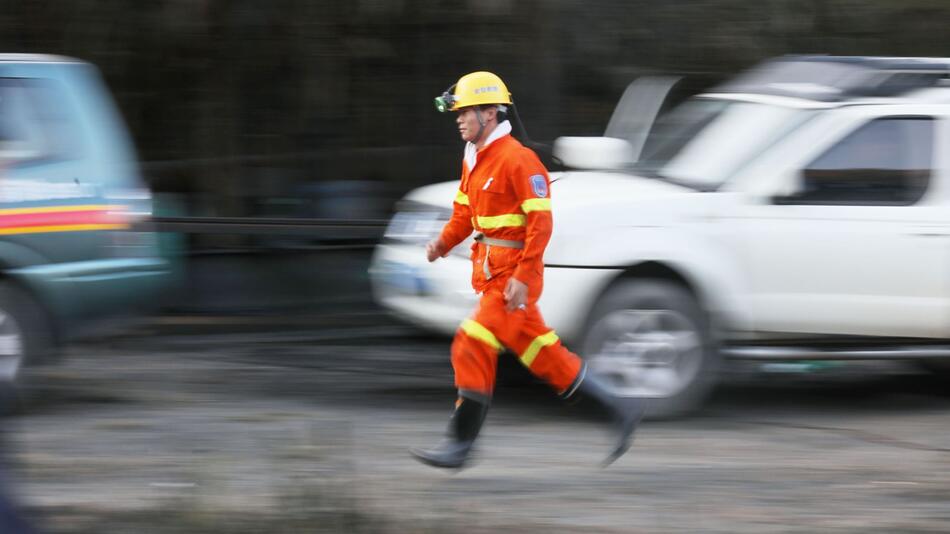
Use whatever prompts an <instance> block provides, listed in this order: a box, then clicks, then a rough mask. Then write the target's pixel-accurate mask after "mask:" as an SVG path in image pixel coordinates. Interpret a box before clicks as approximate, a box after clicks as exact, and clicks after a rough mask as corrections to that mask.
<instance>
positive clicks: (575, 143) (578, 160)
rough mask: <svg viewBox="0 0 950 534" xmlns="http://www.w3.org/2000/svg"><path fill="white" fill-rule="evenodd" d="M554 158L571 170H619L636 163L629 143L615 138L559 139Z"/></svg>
mask: <svg viewBox="0 0 950 534" xmlns="http://www.w3.org/2000/svg"><path fill="white" fill-rule="evenodd" d="M554 157H555V158H557V159H559V160H560V161H561V163H562V164H563V165H564V166H565V167H568V168H573V169H588V170H620V169H624V168H627V167H629V166H630V165H633V164H634V163H636V157H635V156H634V153H633V147H632V146H631V145H630V143H628V142H627V141H625V140H623V139H617V138H615V137H559V138H557V140H555V141H554Z"/></svg>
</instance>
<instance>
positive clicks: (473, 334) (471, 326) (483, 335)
mask: <svg viewBox="0 0 950 534" xmlns="http://www.w3.org/2000/svg"><path fill="white" fill-rule="evenodd" d="M460 328H461V329H462V331H463V332H465V334H466V335H468V337H470V338H473V339H477V340H479V341H481V342H482V343H485V344H486V345H488V346H490V347H491V348H493V349H495V350H501V343H499V342H498V338H496V337H495V334H492V333H491V332H490V331H489V330H488V329H487V328H485V327H484V326H482V325H480V324H479V323H477V322H475V321H473V320H471V319H465V320H464V321H462V326H461V327H460Z"/></svg>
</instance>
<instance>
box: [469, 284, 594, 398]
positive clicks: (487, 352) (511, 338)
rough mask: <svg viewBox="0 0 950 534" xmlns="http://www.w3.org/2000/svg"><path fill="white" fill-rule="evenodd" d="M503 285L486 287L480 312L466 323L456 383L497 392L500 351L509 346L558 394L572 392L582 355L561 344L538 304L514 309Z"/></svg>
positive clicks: (483, 392) (478, 390) (482, 391)
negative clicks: (507, 306)
mask: <svg viewBox="0 0 950 534" xmlns="http://www.w3.org/2000/svg"><path fill="white" fill-rule="evenodd" d="M498 286H501V287H504V286H502V285H501V284H500V283H499V284H493V285H492V287H491V288H489V289H488V290H487V291H485V293H484V294H483V295H482V299H481V301H479V305H478V309H477V310H476V311H475V314H474V315H473V316H472V318H471V319H466V320H465V321H464V322H463V323H462V326H460V327H459V330H458V332H457V333H456V335H455V340H454V341H453V342H452V367H453V368H454V369H455V385H456V387H457V388H459V389H463V390H470V391H475V392H479V393H482V394H485V395H491V393H492V391H494V389H495V373H496V369H497V364H498V352H499V350H500V349H501V348H502V346H505V347H508V348H510V349H511V350H512V351H513V352H514V353H515V354H516V355H517V357H518V358H519V360H521V363H523V364H524V365H525V366H526V367H527V368H528V369H529V370H530V371H531V373H532V374H534V375H535V376H537V377H539V378H541V379H543V380H545V381H546V382H548V383H549V384H551V386H552V387H553V388H554V389H555V390H556V391H557V392H558V393H561V392H563V391H565V390H567V389H568V388H569V387H570V386H571V384H573V383H574V379H575V378H577V374H578V373H579V372H580V369H581V363H582V362H581V359H580V358H579V357H578V356H577V355H576V354H574V353H572V352H570V351H569V350H567V349H566V348H564V346H563V345H561V341H560V340H559V339H558V337H557V334H555V333H554V331H552V330H551V328H550V327H549V326H547V325H546V324H544V319H543V318H542V317H541V312H540V311H539V310H538V307H537V306H536V305H535V304H534V303H531V304H528V305H527V306H526V307H525V309H522V310H515V311H513V312H510V313H509V312H508V311H507V310H506V309H505V301H504V297H503V296H502V292H501V289H498ZM486 334H487V335H486Z"/></svg>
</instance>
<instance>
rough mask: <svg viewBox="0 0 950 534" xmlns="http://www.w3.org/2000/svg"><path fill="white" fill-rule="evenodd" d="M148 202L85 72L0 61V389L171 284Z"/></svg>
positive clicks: (48, 63) (70, 63) (106, 104)
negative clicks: (29, 364)
mask: <svg viewBox="0 0 950 534" xmlns="http://www.w3.org/2000/svg"><path fill="white" fill-rule="evenodd" d="M151 210H152V199H151V193H150V191H149V189H148V187H147V185H146V183H145V182H144V180H143V178H142V176H141V173H140V170H139V167H138V163H137V160H136V156H135V150H134V148H133V145H132V142H131V139H130V137H129V134H128V132H127V130H126V127H125V125H124V123H123V121H122V119H121V117H120V115H119V113H118V111H117V109H116V107H115V105H114V104H113V102H112V100H111V97H110V96H109V93H108V91H107V89H106V87H105V84H104V83H103V81H102V79H101V77H100V76H99V74H98V72H97V70H96V68H95V67H93V66H92V65H90V64H88V63H85V62H83V61H79V60H76V59H71V58H65V57H55V56H47V55H30V54H0V381H12V380H14V379H15V377H16V375H17V372H18V370H19V369H20V368H21V366H22V365H23V363H24V362H26V361H29V360H31V359H33V358H39V357H41V356H43V355H45V354H47V353H50V352H52V351H53V350H54V349H55V347H56V346H58V345H59V344H60V343H61V342H62V341H64V340H65V339H68V338H69V337H72V336H73V335H74V334H76V333H79V332H81V331H82V330H83V327H84V326H88V325H90V324H92V323H94V322H96V321H97V320H98V319H103V318H106V317H109V316H115V315H124V314H129V313H130V312H133V311H134V310H136V309H138V308H141V307H142V306H146V305H148V304H149V303H150V302H153V301H154V299H155V296H156V294H157V291H158V290H160V289H161V288H162V287H163V285H164V283H165V282H166V281H167V279H168V276H169V265H168V262H167V261H166V259H164V258H163V257H162V255H161V254H160V252H159V246H158V241H157V238H156V234H155V233H154V232H152V231H150V230H149V229H148V228H147V221H148V219H149V217H150V215H151Z"/></svg>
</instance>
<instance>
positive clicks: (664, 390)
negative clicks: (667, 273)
mask: <svg viewBox="0 0 950 534" xmlns="http://www.w3.org/2000/svg"><path fill="white" fill-rule="evenodd" d="M581 348H582V354H583V355H584V358H585V360H586V361H587V364H588V369H589V370H590V371H591V372H594V373H595V374H597V375H599V376H601V377H603V378H604V381H605V382H607V383H608V384H611V385H612V387H613V389H614V392H615V393H616V394H618V395H622V396H626V397H643V398H647V399H650V400H649V401H648V408H647V415H648V416H650V417H652V418H666V417H673V416H677V415H683V414H685V413H687V412H689V411H691V410H694V409H696V408H697V407H698V406H699V405H700V404H702V402H703V401H704V400H705V399H706V397H707V396H708V394H709V392H710V391H711V390H712V387H713V385H714V383H715V375H716V371H717V370H718V367H719V365H718V364H719V357H718V352H717V351H716V350H715V347H714V344H713V342H712V336H711V335H710V326H709V321H708V320H707V318H706V314H705V313H703V311H702V309H701V308H700V307H699V304H698V303H697V302H696V299H695V297H693V295H692V294H691V293H690V292H689V291H687V290H686V289H685V288H684V287H682V286H681V285H678V284H675V283H673V282H669V281H666V280H653V279H651V280H622V281H620V282H618V283H617V284H615V285H613V286H612V287H610V288H609V289H608V290H607V291H606V292H605V293H604V295H603V296H601V298H600V301H598V302H597V304H596V305H595V306H594V309H593V311H592V312H591V315H590V319H589V321H588V327H587V331H586V334H585V336H584V341H583V343H582V344H581Z"/></svg>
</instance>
